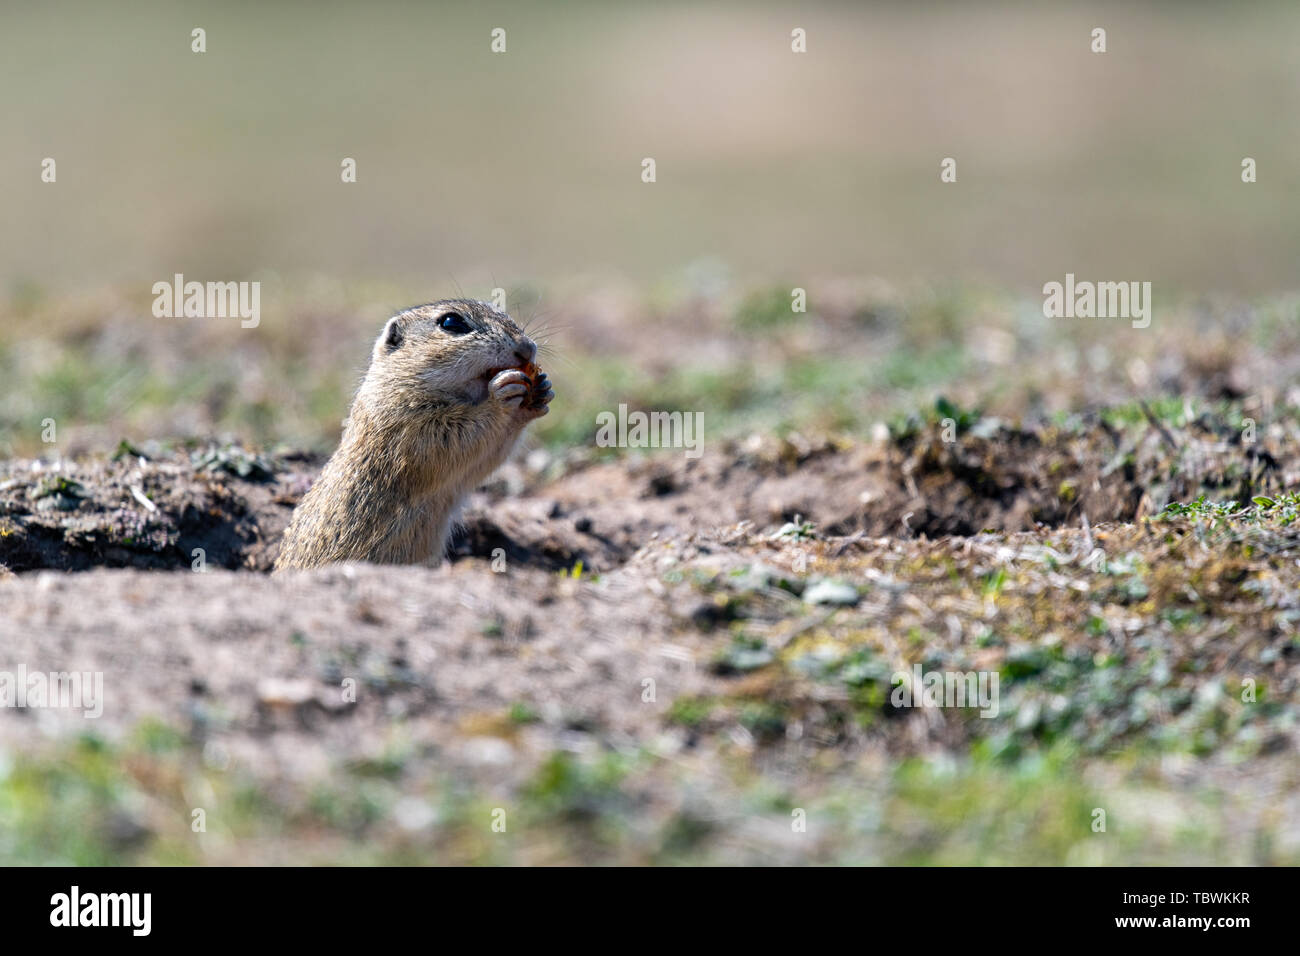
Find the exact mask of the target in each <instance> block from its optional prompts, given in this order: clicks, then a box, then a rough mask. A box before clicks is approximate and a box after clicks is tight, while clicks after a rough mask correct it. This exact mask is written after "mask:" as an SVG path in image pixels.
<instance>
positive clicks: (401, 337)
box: [380, 315, 406, 352]
mask: <svg viewBox="0 0 1300 956" xmlns="http://www.w3.org/2000/svg"><path fill="white" fill-rule="evenodd" d="M380 339H381V341H383V343H384V348H386V349H388V351H390V352H393V351H396V350H397V349H400V348H401V347H402V343H403V342H404V341H405V340H406V333H405V332H404V331H403V330H402V317H401V316H400V315H395V316H393V317H392V318H391V319H389V320H388V324H387V325H385V326H384V331H383V334H382V335H381V336H380Z"/></svg>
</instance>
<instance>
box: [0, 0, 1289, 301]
mask: <svg viewBox="0 0 1300 956" xmlns="http://www.w3.org/2000/svg"><path fill="white" fill-rule="evenodd" d="M2 16H3V22H2V26H0V129H3V130H4V134H3V137H0V206H2V207H3V223H4V225H3V228H2V229H0V278H3V280H5V281H7V282H8V283H10V285H11V286H12V284H13V283H35V284H36V285H37V286H39V287H42V288H53V289H55V290H56V291H59V292H64V291H66V290H68V289H70V288H78V287H94V286H96V285H98V284H100V283H104V282H119V281H127V282H132V283H134V282H152V281H155V280H157V279H159V278H164V277H168V276H170V275H172V274H173V273H174V272H184V273H186V274H187V275H192V276H194V277H196V278H223V279H237V278H250V277H256V276H257V275H258V274H259V273H265V272H268V271H270V272H275V273H279V274H297V273H303V272H306V273H313V274H314V273H323V274H328V275H331V276H336V277H341V278H347V277H365V278H384V279H393V280H400V281H403V282H411V283H416V284H419V285H421V286H422V287H425V288H427V289H428V290H429V295H430V296H432V295H435V294H438V293H441V292H442V291H443V290H445V289H447V288H448V287H450V286H452V285H453V284H459V285H461V286H463V287H465V288H467V289H468V288H471V287H478V286H487V287H489V288H490V287H491V286H495V285H501V286H506V287H509V286H511V285H514V284H517V283H519V282H523V281H537V280H546V279H549V278H552V277H556V276H563V277H571V276H574V275H615V276H621V277H629V278H631V279H634V280H655V279H658V278H660V277H661V276H663V275H665V274H671V273H673V272H675V271H677V270H681V269H683V268H686V267H687V266H689V265H690V264H691V263H695V262H698V261H700V260H711V259H720V260H723V261H725V262H726V263H727V264H728V265H729V266H730V267H731V268H732V269H733V270H734V271H735V274H736V275H738V276H739V277H741V278H743V279H746V280H749V279H757V280H762V281H771V280H775V279H777V277H778V276H779V277H782V278H784V277H790V276H793V277H813V276H818V275H845V274H853V275H861V274H871V275H882V276H887V277H889V278H891V279H895V280H910V279H914V278H915V279H926V278H934V277H942V278H943V279H945V280H950V279H961V280H966V279H974V280H979V281H989V282H993V283H996V284H998V285H1000V286H1003V287H1008V288H1011V289H1013V290H1016V291H1023V292H1025V293H1026V294H1032V295H1038V294H1040V293H1039V291H1038V290H1039V289H1041V286H1042V284H1043V283H1044V282H1046V281H1049V280H1050V279H1053V278H1056V279H1060V278H1061V277H1062V276H1063V275H1064V273H1065V272H1067V271H1072V272H1074V273H1076V274H1077V275H1079V276H1080V277H1081V278H1083V277H1100V278H1110V279H1128V278H1132V279H1143V280H1149V281H1152V282H1153V283H1156V286H1157V290H1160V289H1168V288H1171V287H1176V288H1179V289H1183V290H1187V289H1190V290H1215V291H1229V292H1246V293H1249V294H1263V293H1268V292H1271V291H1276V290H1281V289H1289V288H1292V287H1293V286H1294V284H1295V278H1296V263H1297V262H1300V217H1297V216H1296V215H1295V210H1294V206H1293V205H1292V201H1293V200H1294V198H1295V197H1296V196H1297V195H1300V162H1297V158H1300V122H1297V117H1300V108H1298V107H1300V57H1297V55H1296V47H1295V38H1296V37H1297V36H1298V35H1300V5H1297V4H1295V3H1287V2H1278V3H1252V4H1233V3H1223V4H1217V5H1216V4H1206V3H1168V4H1133V3H1111V4H1104V3H1103V4H1086V5H1084V4H1067V3H1007V4H994V3H978V4H976V3H938V4H910V3H884V4H850V3H843V4H837V3H821V4H800V5H797V6H795V5H789V4H776V3H744V4H741V3H719V2H710V3H701V2H680V3H619V4H610V3H597V2H591V3H586V2H576V0H575V2H562V3H547V4H529V3H501V2H484V3H474V4H442V3H398V2H372V3H364V4H359V3H343V2H318V3H312V4H310V5H305V4H296V3H261V2H251V0H250V2H232V3H222V4H212V3H184V2H181V3H174V2H169V3H149V2H134V3H126V4H104V3H94V2H79V3H74V2H53V3H43V4H28V5H20V4H6V5H5V9H4V12H3V14H2ZM1097 26H1101V27H1104V28H1105V29H1106V30H1107V31H1108V46H1109V52H1107V53H1105V54H1104V55H1099V54H1094V53H1092V52H1090V50H1089V43H1090V31H1091V30H1092V29H1093V28H1094V27H1097ZM194 27H202V28H204V29H205V30H206V31H207V52H206V53H204V54H202V55H200V54H195V53H192V52H191V51H190V31H191V29H193V28H194ZM494 27H502V28H504V29H506V31H507V42H508V49H507V52H506V53H505V54H504V55H501V54H493V53H492V52H491V51H490V49H489V40H490V37H489V33H490V31H491V29H492V28H494ZM794 27H802V28H804V29H805V30H807V36H808V52H807V53H806V54H803V55H795V54H793V53H792V52H791V50H790V31H791V29H792V28H794ZM647 156H649V157H653V158H655V160H656V161H657V164H658V181H657V182H656V183H654V184H653V185H647V184H643V183H642V182H641V180H640V171H641V165H640V164H641V160H642V158H643V157H647ZM948 156H951V157H954V158H955V159H956V160H957V162H958V182H957V183H956V184H954V185H943V184H941V183H940V181H939V163H940V160H941V159H943V158H944V157H948ZM1245 156H1251V157H1254V158H1255V159H1256V160H1257V161H1258V164H1259V182H1258V183H1256V184H1254V185H1249V186H1248V185H1244V184H1243V183H1242V182H1241V181H1240V163H1241V160H1242V158H1243V157H1245ZM44 157H53V158H55V159H56V161H57V164H58V182H57V184H56V185H48V184H44V183H42V182H41V181H40V178H39V173H40V162H41V160H42V159H43V158H44ZM344 157H353V158H355V159H356V160H357V162H358V170H359V182H358V183H356V184H355V185H344V184H342V183H341V182H340V175H339V173H340V162H341V160H342V159H343V158H344ZM264 308H274V303H265V304H264Z"/></svg>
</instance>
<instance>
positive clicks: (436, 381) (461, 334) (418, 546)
mask: <svg viewBox="0 0 1300 956" xmlns="http://www.w3.org/2000/svg"><path fill="white" fill-rule="evenodd" d="M536 356H537V345H536V344H535V343H534V342H533V340H532V339H530V338H529V337H528V336H527V335H525V334H524V331H523V330H522V329H521V328H519V326H517V325H516V324H515V323H514V322H513V321H512V320H511V319H510V317H509V316H508V315H506V314H505V313H504V312H501V311H498V310H497V309H495V308H493V307H492V306H490V305H488V304H486V303H484V302H474V301H471V300H468V299H445V300H443V301H441V302H434V303H431V304H429V305H420V306H415V307H414V308H410V309H406V310H404V311H402V312H399V313H397V315H395V316H393V317H392V318H391V319H389V320H388V322H387V323H386V324H385V325H384V330H383V332H381V333H380V335H379V338H378V339H377V340H376V341H375V347H374V350H373V352H372V353H371V357H370V367H369V368H368V369H367V371H366V375H365V378H364V379H362V382H361V386H360V388H358V389H357V394H356V398H355V399H353V402H352V408H351V409H350V410H349V412H348V418H347V421H346V422H345V423H344V426H343V439H342V441H341V442H340V443H339V447H338V450H337V451H335V452H334V455H333V456H332V457H331V458H330V460H329V461H328V462H327V463H326V464H325V469H324V471H322V472H321V475H320V478H319V479H317V481H316V483H315V484H314V485H313V486H312V488H311V490H310V491H308V492H307V494H306V495H305V496H304V497H303V499H302V501H301V502H300V503H299V505H298V507H297V509H296V510H295V511H294V513H293V518H292V519H291V520H290V522H289V527H288V529H287V530H286V531H285V533H284V541H283V543H282V544H281V546H280V556H279V558H278V559H277V560H276V562H275V570H276V571H282V570H285V569H287V568H312V567H317V566H319V565H322V564H329V563H331V562H334V561H373V562H376V563H380V564H419V563H437V562H439V561H441V560H442V557H443V553H444V551H445V549H446V545H447V536H448V534H449V532H450V530H451V526H452V522H453V521H454V519H455V517H456V514H457V512H458V511H459V508H460V505H461V503H462V501H463V500H464V497H465V495H466V494H467V493H468V492H469V491H471V490H472V489H473V488H474V487H475V486H476V485H477V484H478V483H479V482H481V481H482V480H483V479H484V478H486V477H487V476H488V475H489V474H491V473H492V471H493V470H494V469H495V468H496V467H497V466H498V465H500V464H501V462H502V461H504V460H505V457H506V455H507V454H509V452H510V449H511V448H512V447H513V446H514V444H515V441H516V439H518V437H519V435H520V433H521V432H522V431H523V428H524V426H525V425H527V424H528V423H529V422H530V421H532V420H533V419H535V418H540V417H541V416H543V415H545V414H546V412H547V405H548V403H549V402H550V401H551V398H552V397H553V394H554V393H553V392H552V391H551V385H550V381H549V379H548V378H547V376H546V375H545V374H544V373H542V372H541V370H540V369H538V368H537V366H536V364H535V359H536Z"/></svg>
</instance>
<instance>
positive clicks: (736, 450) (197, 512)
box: [0, 416, 1300, 572]
mask: <svg viewBox="0 0 1300 956" xmlns="http://www.w3.org/2000/svg"><path fill="white" fill-rule="evenodd" d="M947 422H948V423H947V425H945V424H944V422H943V421H935V422H930V423H919V424H916V425H914V426H913V427H910V428H904V429H901V430H899V431H897V432H896V433H895V434H893V435H892V436H890V437H889V438H888V439H886V438H884V437H883V436H882V437H881V438H880V440H877V441H875V442H870V443H862V442H853V441H846V440H834V439H807V438H804V437H802V436H799V435H791V436H788V437H786V438H784V439H779V440H778V439H770V438H759V437H753V438H750V439H748V440H743V441H734V442H728V443H725V444H723V445H722V446H721V447H719V448H718V449H717V451H716V452H714V453H712V454H707V455H704V456H703V457H701V458H699V459H694V460H691V459H687V458H685V457H684V456H681V455H675V454H672V453H669V452H664V453H661V454H658V455H655V456H651V457H645V456H629V457H625V458H620V459H617V460H597V459H594V458H592V457H591V456H590V455H589V454H585V453H583V454H578V455H572V456H570V458H569V459H567V460H566V461H564V462H559V463H555V464H554V465H553V466H552V467H551V468H549V469H548V471H549V472H550V473H552V474H553V475H554V477H550V478H548V479H545V480H544V479H543V478H542V477H541V476H539V475H537V474H530V473H528V472H527V471H526V470H525V469H524V468H523V467H522V466H521V465H519V464H512V465H510V466H508V467H507V469H505V471H503V473H502V474H501V476H500V477H499V478H498V479H497V480H496V481H495V482H494V483H493V484H492V485H491V486H490V487H489V488H488V489H486V490H484V491H481V492H479V493H477V494H475V495H474V496H473V497H472V499H471V501H470V503H469V506H468V507H467V509H466V514H465V524H464V528H463V529H462V530H461V532H460V533H459V534H458V535H457V536H456V537H455V539H454V540H453V558H455V559H464V558H473V557H477V558H483V559H488V560H491V559H494V558H496V559H498V560H500V559H501V558H504V559H505V560H506V561H508V562H511V563H514V564H519V565H524V566H531V567H538V568H544V569H548V570H558V569H567V568H572V567H574V566H575V565H576V564H578V563H581V564H582V565H583V567H585V568H588V569H591V570H595V571H607V570H609V569H611V568H614V567H617V566H618V565H619V564H621V563H622V562H623V561H625V560H626V559H627V558H628V557H629V556H630V555H631V554H633V553H634V552H635V551H636V550H637V549H638V548H640V547H642V546H643V545H645V544H646V543H647V542H648V541H651V540H653V539H654V538H656V537H658V536H662V537H667V536H672V535H680V534H684V533H688V532H708V531H709V530H710V529H712V528H720V527H727V526H731V525H735V524H737V523H740V522H750V523H752V524H753V526H754V527H755V528H756V529H758V530H764V529H767V530H772V529H775V528H777V527H779V526H781V525H783V524H786V523H790V522H807V523H809V524H811V525H813V526H815V527H817V528H819V529H821V530H823V531H825V532H826V533H829V534H834V535H850V534H855V533H857V534H864V535H869V536H877V537H878V536H898V537H917V536H924V537H930V538H935V537H942V536H946V535H963V536H965V535H972V534H976V533H978V532H980V531H983V530H997V531H1022V530H1029V529H1032V528H1034V527H1040V526H1045V527H1049V528H1053V527H1061V526H1066V525H1078V524H1080V523H1081V521H1082V519H1083V517H1084V516H1087V518H1088V519H1089V520H1090V521H1091V522H1093V523H1097V522H1102V521H1131V520H1134V519H1136V518H1140V517H1142V516H1143V515H1149V514H1152V513H1156V512H1158V511H1159V510H1160V509H1161V508H1163V506H1164V505H1165V504H1166V503H1167V502H1168V501H1171V500H1181V501H1186V500H1192V499H1194V498H1196V497H1198V496H1199V495H1201V494H1206V495H1208V496H1209V497H1211V498H1215V499H1233V500H1237V501H1248V500H1250V498H1251V497H1253V496H1255V495H1259V494H1265V493H1269V492H1272V491H1276V490H1279V489H1283V488H1288V487H1294V486H1295V484H1296V483H1297V482H1298V481H1300V453H1297V451H1296V448H1297V444H1296V443H1294V442H1284V441H1283V440H1282V439H1281V437H1280V436H1271V437H1265V438H1263V439H1262V440H1260V441H1259V442H1254V443H1250V442H1245V441H1243V439H1242V437H1241V432H1240V430H1239V429H1234V428H1233V427H1231V426H1230V425H1229V424H1228V423H1226V422H1216V421H1213V420H1210V419H1209V418H1208V417H1205V416H1203V417H1202V419H1200V420H1198V421H1195V422H1193V423H1191V424H1190V425H1189V426H1187V427H1185V428H1180V429H1177V430H1174V429H1172V428H1171V427H1169V426H1167V425H1165V424H1162V423H1160V422H1159V421H1158V420H1153V421H1151V422H1148V423H1143V424H1141V425H1138V426H1136V427H1132V428H1127V429H1117V428H1115V427H1113V426H1111V425H1109V424H1107V423H1105V422H1104V421H1102V420H1101V419H1098V418H1093V419H1092V420H1091V421H1082V420H1081V421H1079V422H1076V423H1075V424H1074V426H1073V427H1050V428H1040V429H1037V430H1022V429H1016V428H1010V427H1006V426H1003V425H1001V424H999V423H997V422H993V421H988V420H985V421H976V422H973V423H971V422H964V423H958V422H955V421H953V420H951V419H948V420H947ZM320 464H321V462H320V461H319V460H317V459H308V458H304V457H300V456H281V457H276V458H268V457H261V456H256V455H251V454H249V453H247V452H244V451H242V450H239V449H208V450H204V451H196V452H193V453H191V454H189V455H186V454H173V455H171V456H168V457H161V458H157V459H155V460H149V459H146V458H144V457H143V456H140V455H138V454H134V453H124V454H120V455H118V456H117V457H116V458H115V459H113V460H109V461H104V460H88V461H78V462H66V461H61V462H56V463H54V464H52V465H51V464H46V463H41V462H10V463H8V464H6V465H3V466H0V566H5V567H7V568H8V569H9V570H11V571H14V572H24V571H31V570H37V569H41V568H52V569H58V570H75V571H81V570H86V569H89V568H93V567H136V568H144V569H165V568H185V569H188V568H191V567H192V566H194V564H195V563H196V562H198V561H200V560H201V561H203V562H205V563H206V564H208V565H213V566H216V567H223V568H228V569H238V568H244V569H249V570H256V571H267V570H269V569H270V567H271V565H272V563H273V561H274V558H275V553H276V550H277V548H278V541H279V536H280V534H281V533H282V532H283V529H284V527H285V525H286V523H287V521H288V517H289V514H290V512H291V511H292V508H293V506H294V505H295V504H296V503H297V501H298V500H299V499H300V498H301V496H302V495H303V494H304V493H305V492H306V490H307V488H309V487H310V483H311V481H312V479H313V477H314V475H315V474H316V473H317V471H318V470H319V467H320Z"/></svg>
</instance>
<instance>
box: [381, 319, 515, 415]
mask: <svg viewBox="0 0 1300 956" xmlns="http://www.w3.org/2000/svg"><path fill="white" fill-rule="evenodd" d="M536 357H537V344H536V343H535V342H534V341H533V340H532V339H530V338H529V337H528V336H527V335H525V334H524V330H523V329H521V328H520V327H519V326H518V325H516V324H515V322H514V320H513V319H511V318H510V316H508V315H506V313H504V312H501V311H499V310H497V309H496V308H494V307H493V306H491V305H489V304H488V303H486V302H477V301H475V300H473V299H442V300H440V301H438V302H430V303H428V304H426V305H417V306H413V307H411V308H409V309H403V310H402V311H401V312H398V313H397V314H396V315H394V316H393V317H392V318H391V319H389V320H388V321H387V322H386V323H385V324H384V330H383V331H382V332H380V333H379V338H378V339H376V340H375V347H374V349H373V350H372V352H371V357H370V368H369V369H368V370H367V372H366V377H365V381H364V383H363V384H362V392H363V393H364V392H366V391H367V390H368V389H371V388H373V389H376V390H377V391H378V392H379V393H381V394H383V395H384V396H385V397H386V400H387V401H388V402H393V401H394V400H396V401H397V402H398V403H399V404H406V405H408V406H417V405H420V406H423V405H430V404H432V405H444V404H446V405H478V404H481V403H482V402H484V401H485V400H486V399H487V396H488V382H490V381H491V380H492V377H493V376H494V375H496V374H497V373H498V372H501V371H504V370H506V369H511V368H524V367H526V366H530V365H531V364H532V362H533V361H534V359H536Z"/></svg>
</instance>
